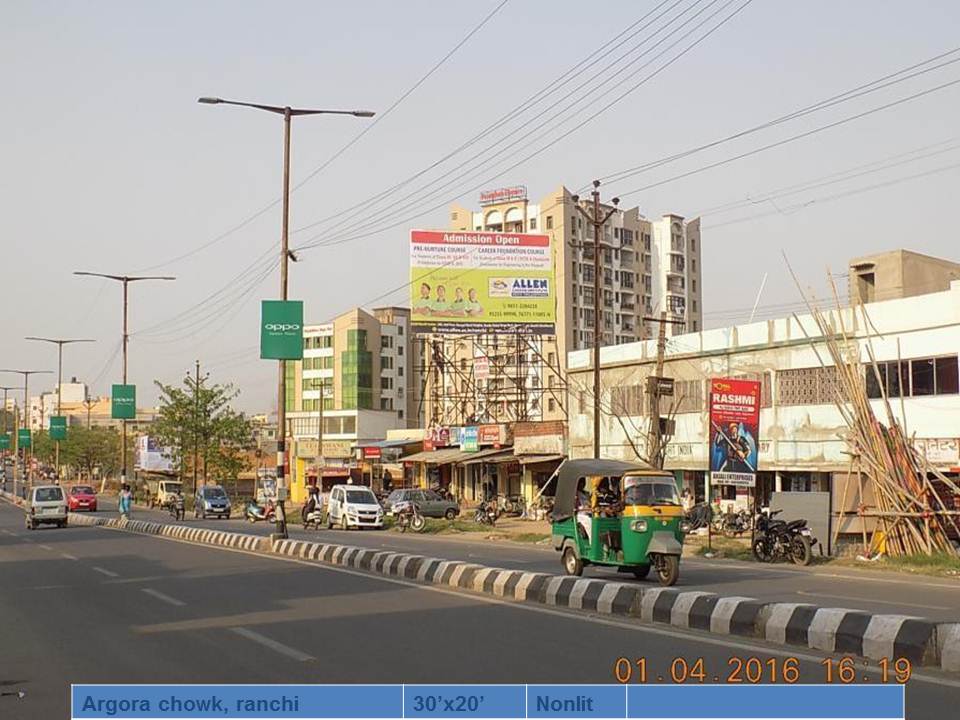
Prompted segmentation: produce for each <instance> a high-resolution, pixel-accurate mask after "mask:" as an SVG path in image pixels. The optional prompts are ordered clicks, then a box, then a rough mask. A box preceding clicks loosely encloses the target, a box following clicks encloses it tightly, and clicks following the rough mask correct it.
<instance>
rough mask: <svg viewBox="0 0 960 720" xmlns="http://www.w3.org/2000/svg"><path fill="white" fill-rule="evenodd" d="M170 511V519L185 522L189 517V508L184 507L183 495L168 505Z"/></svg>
mask: <svg viewBox="0 0 960 720" xmlns="http://www.w3.org/2000/svg"><path fill="white" fill-rule="evenodd" d="M168 509H169V510H170V517H172V518H173V519H174V520H178V521H179V520H183V518H184V517H186V515H187V508H186V506H185V505H184V501H183V495H182V494H179V493H178V494H177V496H176V497H175V498H174V499H173V500H172V501H171V502H170V503H168Z"/></svg>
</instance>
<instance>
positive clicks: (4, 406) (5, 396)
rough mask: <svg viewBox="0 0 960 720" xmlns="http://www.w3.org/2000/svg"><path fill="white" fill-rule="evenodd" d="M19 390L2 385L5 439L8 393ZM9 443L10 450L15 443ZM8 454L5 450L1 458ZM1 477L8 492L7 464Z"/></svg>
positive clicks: (1, 472)
mask: <svg viewBox="0 0 960 720" xmlns="http://www.w3.org/2000/svg"><path fill="white" fill-rule="evenodd" d="M19 389H20V388H18V387H14V386H12V385H0V390H3V411H2V412H3V437H7V393H8V392H10V391H11V390H19ZM8 442H9V445H8V449H9V448H11V447H13V441H12V440H9V439H8ZM7 452H8V450H4V451H3V452H2V453H0V457H5V456H6V454H7ZM0 476H2V477H3V489H4V490H6V489H7V466H6V464H4V465H3V467H2V468H0ZM14 491H16V488H14Z"/></svg>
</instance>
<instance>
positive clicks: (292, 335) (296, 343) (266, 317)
mask: <svg viewBox="0 0 960 720" xmlns="http://www.w3.org/2000/svg"><path fill="white" fill-rule="evenodd" d="M260 357H261V358H262V359H264V360H302V359H303V301H302V300H264V301H262V302H261V303H260Z"/></svg>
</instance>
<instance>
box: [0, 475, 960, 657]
mask: <svg viewBox="0 0 960 720" xmlns="http://www.w3.org/2000/svg"><path fill="white" fill-rule="evenodd" d="M4 495H5V496H6V495H9V493H5V494H4ZM70 524H72V525H90V526H98V527H107V528H112V529H116V530H124V531H127V532H136V533H142V534H147V535H157V536H161V537H169V538H175V539H179V540H185V541H189V542H195V543H200V544H204V545H211V546H216V547H226V548H236V549H241V550H252V551H256V552H261V553H268V554H276V555H283V556H286V557H292V558H298V559H301V560H309V561H315V562H320V563H327V564H330V565H337V566H341V567H348V568H353V569H356V570H361V571H365V572H370V573H375V574H380V575H385V576H388V577H396V578H404V579H407V580H411V581H416V582H421V583H427V584H432V585H439V586H446V587H451V588H457V589H460V590H465V591H469V592H476V593H483V594H486V595H492V596H494V597H499V598H503V599H505V600H512V601H518V602H527V603H535V604H540V605H547V606H554V607H558V608H565V609H571V610H581V611H586V612H591V613H597V614H599V615H610V616H621V617H627V618H634V619H638V620H640V621H641V622H648V623H662V624H666V625H672V626H674V627H679V628H685V629H690V630H700V631H705V632H709V633H713V634H715V635H727V636H739V637H745V638H751V639H756V640H763V641H767V642H770V643H773V644H777V645H786V646H795V647H805V648H810V649H813V650H820V651H823V652H827V653H837V654H844V655H855V656H859V657H866V658H870V659H873V660H880V659H882V658H901V657H904V658H908V659H909V660H910V661H911V662H912V663H913V664H915V665H918V666H932V667H938V668H940V669H942V670H945V671H948V672H960V623H937V622H934V621H932V620H926V619H923V618H918V617H908V616H904V615H874V614H870V613H866V612H862V611H858V610H847V609H841V608H821V607H817V606H814V605H807V604H801V603H768V602H763V601H760V600H756V599H753V598H748V597H721V596H719V595H716V594H714V593H709V592H701V591H696V590H688V591H684V590H679V589H676V588H662V587H654V586H650V585H643V584H640V583H636V582H631V583H621V582H612V581H609V580H599V579H591V578H577V577H569V576H565V575H549V574H547V573H536V572H526V571H523V570H508V569H503V568H492V567H486V566H483V565H476V564H473V563H468V562H461V561H458V560H444V559H442V558H434V557H424V556H421V555H410V554H407V553H396V552H391V551H389V550H373V549H370V548H362V547H351V546H347V545H334V544H328V543H319V542H310V541H305V540H276V541H271V540H270V539H269V538H266V537H259V536H256V535H246V534H241V533H233V532H221V531H218V530H208V529H204V528H195V527H190V526H186V525H173V524H164V523H156V522H146V521H142V520H122V519H115V518H105V517H100V516H91V515H78V514H74V513H72V514H71V515H70Z"/></svg>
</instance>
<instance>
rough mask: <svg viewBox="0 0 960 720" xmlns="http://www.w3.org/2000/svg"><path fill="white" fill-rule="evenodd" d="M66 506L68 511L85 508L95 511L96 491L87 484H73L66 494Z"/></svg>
mask: <svg viewBox="0 0 960 720" xmlns="http://www.w3.org/2000/svg"><path fill="white" fill-rule="evenodd" d="M67 507H68V508H69V510H70V512H77V511H79V510H87V511H89V512H96V511H97V493H96V492H95V491H94V489H93V488H92V487H90V486H89V485H74V486H73V487H72V488H70V492H69V493H68V494H67Z"/></svg>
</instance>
